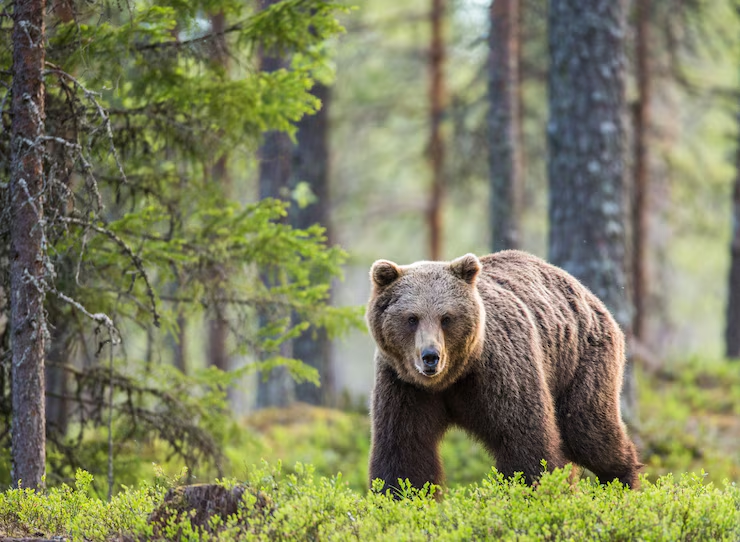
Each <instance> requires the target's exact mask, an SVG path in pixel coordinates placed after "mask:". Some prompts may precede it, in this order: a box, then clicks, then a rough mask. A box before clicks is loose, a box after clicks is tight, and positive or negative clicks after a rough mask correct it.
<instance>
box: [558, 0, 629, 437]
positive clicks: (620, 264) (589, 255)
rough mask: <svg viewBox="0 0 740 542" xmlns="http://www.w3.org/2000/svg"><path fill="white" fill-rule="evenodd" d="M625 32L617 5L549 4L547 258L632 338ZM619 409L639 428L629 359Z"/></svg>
mask: <svg viewBox="0 0 740 542" xmlns="http://www.w3.org/2000/svg"><path fill="white" fill-rule="evenodd" d="M624 33H625V13H624V3H623V2H614V1H613V0H589V1H587V2H583V0H551V2H550V10H549V35H548V39H549V49H550V70H549V109H550V119H549V124H548V151H549V156H548V178H549V186H550V200H549V219H550V236H549V250H550V260H551V261H552V263H554V264H555V265H558V266H560V267H562V268H564V269H565V270H567V271H568V272H570V273H572V274H573V275H574V276H576V277H577V278H578V279H580V280H581V281H582V282H583V283H584V284H585V285H586V286H588V287H589V288H590V289H591V290H592V291H593V292H594V293H595V294H596V295H597V296H598V297H599V298H601V299H602V300H603V301H604V303H605V304H606V305H607V307H608V308H609V310H610V311H611V312H612V314H613V315H614V317H615V318H616V320H617V322H618V323H619V324H620V326H622V329H623V330H624V331H625V334H626V335H627V336H628V337H629V335H630V326H631V320H632V315H631V303H630V300H629V295H628V290H627V261H626V250H625V245H626V243H625V241H626V234H625V201H624V200H625V198H624V157H625V149H624V146H625V144H624V141H625V137H624V134H625V130H624V110H625V57H624V43H623V42H624ZM622 407H623V408H622V414H623V416H624V418H625V421H626V422H627V423H628V424H631V425H636V421H637V418H636V407H637V404H636V397H635V393H634V377H633V371H632V365H631V364H628V367H627V370H626V372H625V384H624V388H623V394H622Z"/></svg>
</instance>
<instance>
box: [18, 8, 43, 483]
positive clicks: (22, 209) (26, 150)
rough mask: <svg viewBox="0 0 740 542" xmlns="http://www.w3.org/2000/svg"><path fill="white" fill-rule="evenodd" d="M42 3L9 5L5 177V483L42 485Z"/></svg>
mask: <svg viewBox="0 0 740 542" xmlns="http://www.w3.org/2000/svg"><path fill="white" fill-rule="evenodd" d="M45 9H46V2H45V0H17V1H16V2H15V3H14V8H13V22H14V24H13V87H12V94H13V99H12V111H13V119H12V128H11V173H10V199H11V202H10V206H11V209H10V212H11V221H10V237H11V263H10V293H11V300H10V305H11V319H10V326H11V341H12V361H11V380H12V407H13V427H12V479H13V480H14V481H15V482H18V481H19V480H21V481H22V484H23V487H27V488H39V487H42V486H43V480H42V477H43V475H44V470H45V460H46V435H45V430H46V422H45V405H44V340H45V337H44V335H45V333H46V321H45V315H44V288H43V285H42V281H43V278H44V260H45V254H44V248H45V247H44V243H45V238H44V222H43V220H44V202H43V188H44V186H43V180H44V179H43V152H44V147H43V141H42V140H41V139H42V137H43V135H44V76H43V70H44V59H45V26H44V12H45Z"/></svg>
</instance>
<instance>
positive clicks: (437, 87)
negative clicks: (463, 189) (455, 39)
mask: <svg viewBox="0 0 740 542" xmlns="http://www.w3.org/2000/svg"><path fill="white" fill-rule="evenodd" d="M445 4H446V1H445V0H431V10H430V12H429V13H430V15H429V23H430V26H431V38H430V43H429V148H428V149H427V152H428V153H429V164H430V168H431V173H432V182H431V190H430V196H429V208H428V210H427V213H428V216H427V224H428V228H429V259H430V260H440V259H442V228H443V223H442V205H443V202H444V193H445V144H444V138H443V135H442V120H443V118H444V113H445V105H446V96H445V74H444V67H445V40H444V32H443V29H444V19H445Z"/></svg>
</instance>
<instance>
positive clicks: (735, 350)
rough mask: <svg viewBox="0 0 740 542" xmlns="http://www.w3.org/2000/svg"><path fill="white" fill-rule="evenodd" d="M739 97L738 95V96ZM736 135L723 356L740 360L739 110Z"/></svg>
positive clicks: (739, 110) (739, 111) (739, 109)
mask: <svg viewBox="0 0 740 542" xmlns="http://www.w3.org/2000/svg"><path fill="white" fill-rule="evenodd" d="M738 95H739V96H740V94H738ZM737 120H738V135H737V148H736V150H735V182H734V186H733V189H732V233H731V238H730V273H729V275H730V276H729V281H728V284H727V288H728V292H729V295H728V299H727V314H726V317H725V326H726V327H725V355H726V356H727V357H728V358H732V359H738V358H740V108H738V112H737Z"/></svg>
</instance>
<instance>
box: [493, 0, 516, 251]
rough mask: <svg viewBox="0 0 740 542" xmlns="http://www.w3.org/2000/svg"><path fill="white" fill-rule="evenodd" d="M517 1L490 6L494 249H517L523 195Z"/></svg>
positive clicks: (502, 0)
mask: <svg viewBox="0 0 740 542" xmlns="http://www.w3.org/2000/svg"><path fill="white" fill-rule="evenodd" d="M519 6H520V1H519V0H493V1H492V2H491V6H490V10H489V14H490V21H491V22H490V27H491V29H490V32H489V35H488V47H489V51H490V52H489V59H488V71H489V73H488V99H489V102H490V103H489V112H488V164H489V170H490V173H489V175H490V178H491V206H490V209H491V210H490V214H491V216H490V220H491V237H492V240H493V242H492V249H493V251H494V252H495V251H498V250H504V249H509V248H519V246H520V239H519V229H520V227H521V226H520V220H521V217H520V214H521V197H522V182H523V172H522V166H523V164H522V150H521V148H522V141H521V120H522V117H521V112H520V108H521V103H520V102H521V95H520V86H519V82H520V78H519V40H520V39H521V34H520V29H519V17H520V14H519Z"/></svg>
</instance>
